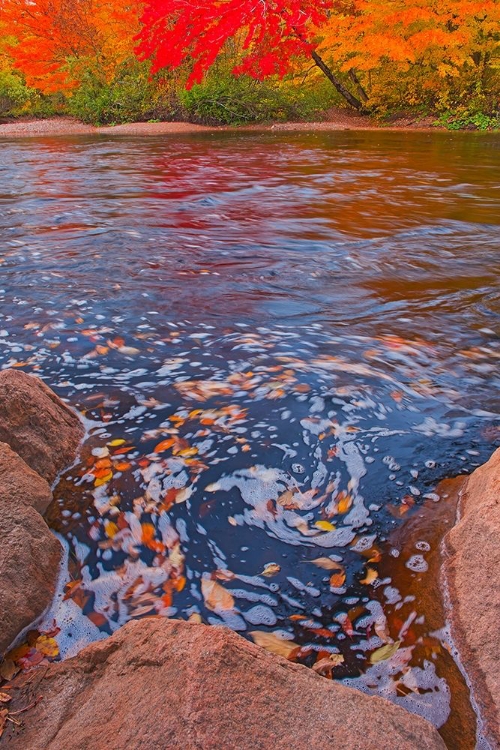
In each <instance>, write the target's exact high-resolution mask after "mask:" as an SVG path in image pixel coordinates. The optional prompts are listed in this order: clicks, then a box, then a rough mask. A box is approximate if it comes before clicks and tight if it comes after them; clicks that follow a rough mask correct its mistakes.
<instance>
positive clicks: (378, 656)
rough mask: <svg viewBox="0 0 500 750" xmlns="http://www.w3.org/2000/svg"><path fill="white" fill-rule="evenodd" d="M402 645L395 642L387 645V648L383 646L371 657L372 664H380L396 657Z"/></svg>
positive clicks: (399, 642)
mask: <svg viewBox="0 0 500 750" xmlns="http://www.w3.org/2000/svg"><path fill="white" fill-rule="evenodd" d="M400 645H401V641H394V643H387V644H386V645H385V646H381V647H380V648H378V649H377V650H376V651H374V652H373V654H372V655H371V656H370V664H378V662H379V661H385V660H386V659H390V658H391V656H394V654H395V653H396V651H397V650H398V648H399V647H400Z"/></svg>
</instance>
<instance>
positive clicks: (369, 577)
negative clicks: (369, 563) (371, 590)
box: [360, 568, 378, 586]
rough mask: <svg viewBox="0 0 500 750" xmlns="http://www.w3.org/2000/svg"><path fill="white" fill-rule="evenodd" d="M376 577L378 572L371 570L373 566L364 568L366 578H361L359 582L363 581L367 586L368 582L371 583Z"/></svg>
mask: <svg viewBox="0 0 500 750" xmlns="http://www.w3.org/2000/svg"><path fill="white" fill-rule="evenodd" d="M377 578H378V573H377V571H376V570H373V568H367V570H366V578H362V579H361V581H360V583H364V584H366V585H367V586H368V585H369V584H370V583H373V581H375V580H376V579H377Z"/></svg>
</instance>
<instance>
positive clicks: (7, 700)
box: [0, 693, 12, 703]
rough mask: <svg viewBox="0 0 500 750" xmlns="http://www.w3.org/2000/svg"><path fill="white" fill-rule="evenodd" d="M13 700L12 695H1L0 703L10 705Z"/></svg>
mask: <svg viewBox="0 0 500 750" xmlns="http://www.w3.org/2000/svg"><path fill="white" fill-rule="evenodd" d="M11 700H12V695H9V694H8V693H0V703H10V701H11Z"/></svg>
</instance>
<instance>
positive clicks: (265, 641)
mask: <svg viewBox="0 0 500 750" xmlns="http://www.w3.org/2000/svg"><path fill="white" fill-rule="evenodd" d="M249 635H251V636H252V638H253V640H254V641H255V643H256V644H257V645H258V646H262V648H265V649H266V651H270V652H271V653H272V654H277V655H278V656H284V657H285V659H288V658H290V656H291V655H292V654H293V652H294V651H296V650H297V649H298V648H300V646H299V645H298V644H297V643H294V642H293V641H286V640H285V639H284V638H280V637H279V636H277V635H275V634H274V633H265V632H264V631H263V630H253V631H252V632H251V633H249Z"/></svg>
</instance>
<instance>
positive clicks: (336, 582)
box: [330, 570, 345, 589]
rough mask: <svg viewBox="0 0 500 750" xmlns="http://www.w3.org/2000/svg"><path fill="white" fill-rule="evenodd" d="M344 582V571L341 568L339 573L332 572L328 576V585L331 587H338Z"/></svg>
mask: <svg viewBox="0 0 500 750" xmlns="http://www.w3.org/2000/svg"><path fill="white" fill-rule="evenodd" d="M344 583H345V573H344V571H343V570H342V571H341V572H339V573H334V574H333V575H332V576H330V586H331V588H332V589H340V588H342V586H343V585H344Z"/></svg>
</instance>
